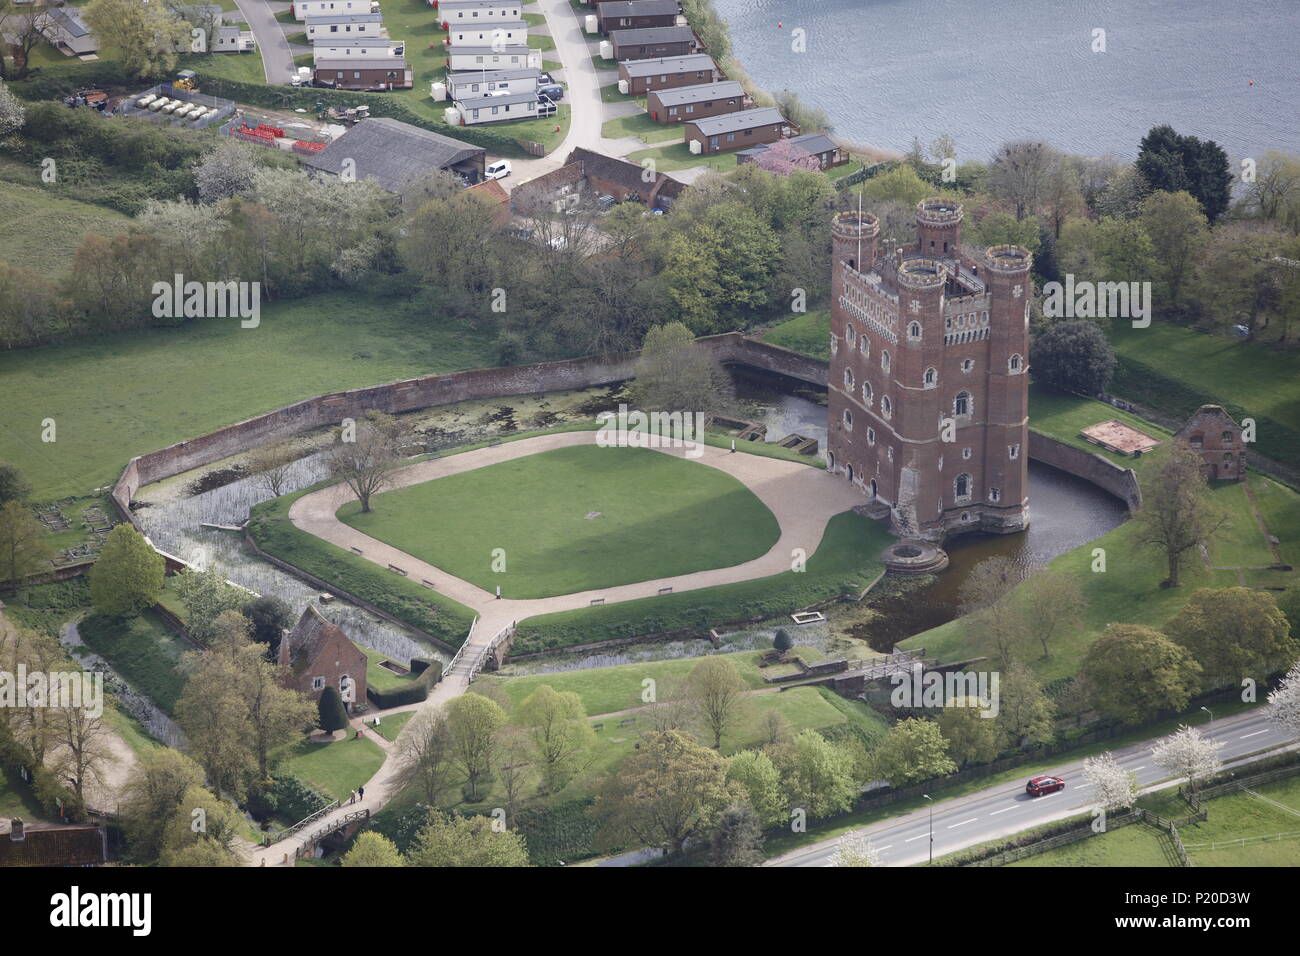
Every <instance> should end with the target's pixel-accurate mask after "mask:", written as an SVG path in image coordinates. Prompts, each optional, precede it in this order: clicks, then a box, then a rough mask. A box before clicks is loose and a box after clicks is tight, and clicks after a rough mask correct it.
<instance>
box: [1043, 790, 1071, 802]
mask: <svg viewBox="0 0 1300 956" xmlns="http://www.w3.org/2000/svg"><path fill="white" fill-rule="evenodd" d="M1063 793H1065V791H1064V790H1057V791H1056V792H1055V793H1045V794H1043V795H1042V796H1041V797H1039V798H1038V799H1039V800H1050V799H1052V797H1059V796H1060V795H1061V794H1063Z"/></svg>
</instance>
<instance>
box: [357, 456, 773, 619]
mask: <svg viewBox="0 0 1300 956" xmlns="http://www.w3.org/2000/svg"><path fill="white" fill-rule="evenodd" d="M372 507H373V509H374V510H373V511H371V512H370V513H368V514H362V513H361V512H360V505H359V504H358V503H357V502H355V501H354V502H349V503H348V504H346V505H344V506H343V507H342V508H341V509H339V517H340V518H341V519H342V520H344V521H345V522H347V523H348V524H349V525H351V526H352V527H354V528H356V529H358V530H359V531H363V532H365V533H366V534H368V535H371V536H372V537H375V538H378V539H379V540H381V541H385V542H387V543H389V544H392V545H393V546H395V547H398V548H401V549H402V550H403V551H406V552H407V553H409V554H412V555H414V556H415V557H417V558H420V559H422V560H425V561H428V562H429V563H431V564H433V565H435V566H437V567H439V568H441V569H443V570H444V571H447V572H449V573H451V574H454V575H456V576H458V577H461V578H463V579H465V580H467V581H470V582H472V583H474V584H477V585H478V586H480V587H482V588H484V589H485V590H491V589H492V588H493V587H495V586H497V585H499V586H500V587H501V589H502V594H503V595H504V596H506V597H511V598H537V597H549V596H551V595H555V594H571V593H574V592H576V591H584V590H588V589H592V588H601V587H613V586H615V585H619V584H631V583H634V582H637V581H650V580H653V579H655V578H660V577H669V576H672V575H676V574H686V573H689V572H692V571H703V570H707V569H710V568H720V567H730V566H732V565H735V564H741V563H743V562H745V561H749V560H751V559H753V558H757V557H759V556H761V555H762V554H764V553H765V552H766V551H767V550H768V549H769V548H771V546H772V545H773V544H775V543H776V541H777V539H778V538H779V537H780V527H779V526H778V524H777V521H776V518H775V517H774V516H773V515H772V513H771V512H770V511H768V510H767V508H766V507H764V506H763V504H762V502H760V501H759V500H758V498H757V497H756V496H755V495H754V494H753V493H752V492H751V491H749V490H748V489H747V488H746V487H745V486H744V485H743V484H742V483H741V482H740V481H739V480H737V479H735V478H733V477H731V476H730V475H727V474H726V473H724V472H722V471H719V470H718V469H716V468H710V467H708V466H706V465H700V464H698V463H696V462H691V461H685V460H683V459H679V458H675V457H672V456H669V455H663V454H660V453H659V452H656V451H653V450H650V449H645V448H600V447H597V446H594V445H587V446H579V447H575V448H561V449H556V450H554V451H548V452H544V453H542V454H539V455H531V456H529V457H527V458H521V459H516V460H514V461H507V462H501V463H499V464H495V465H489V466H487V467H485V468H479V469H475V470H474V471H471V472H465V473H463V474H459V475H452V476H450V477H447V478H439V479H437V480H435V481H429V482H425V483H423V484H420V485H413V486H411V487H408V488H402V489H399V490H396V491H389V492H385V493H383V494H380V495H378V496H376V497H375V499H374V500H373V503H372ZM587 515H598V517H592V518H588V517H587ZM497 549H502V550H503V551H504V560H505V562H506V563H505V571H504V572H497V571H495V570H494V562H495V561H496V556H497Z"/></svg>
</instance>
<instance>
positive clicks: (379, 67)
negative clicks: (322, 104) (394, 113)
mask: <svg viewBox="0 0 1300 956" xmlns="http://www.w3.org/2000/svg"><path fill="white" fill-rule="evenodd" d="M314 79H315V81H316V84H317V85H318V86H328V87H332V88H333V89H336V90H368V91H371V92H383V91H385V90H409V89H410V88H411V86H412V85H413V83H414V79H413V74H412V73H411V70H410V69H409V68H408V67H407V65H406V60H405V59H404V58H403V57H400V56H396V57H394V56H385V57H378V58H376V59H372V60H365V59H362V58H360V57H355V56H354V57H350V58H349V57H340V58H338V59H319V60H317V61H316V72H315V74H314Z"/></svg>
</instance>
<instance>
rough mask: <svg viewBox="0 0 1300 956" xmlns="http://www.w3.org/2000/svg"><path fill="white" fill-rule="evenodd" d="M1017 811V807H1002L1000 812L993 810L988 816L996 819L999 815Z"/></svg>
mask: <svg viewBox="0 0 1300 956" xmlns="http://www.w3.org/2000/svg"><path fill="white" fill-rule="evenodd" d="M1019 809H1020V808H1019V807H1017V806H1010V807H1003V808H1002V809H1001V810H994V811H993V812H992V813H990V814H989V816H991V817H996V816H997V815H998V814H999V813H1006V812H1007V811H1008V810H1019Z"/></svg>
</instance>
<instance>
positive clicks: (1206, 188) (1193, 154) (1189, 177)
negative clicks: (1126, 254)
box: [1136, 125, 1232, 223]
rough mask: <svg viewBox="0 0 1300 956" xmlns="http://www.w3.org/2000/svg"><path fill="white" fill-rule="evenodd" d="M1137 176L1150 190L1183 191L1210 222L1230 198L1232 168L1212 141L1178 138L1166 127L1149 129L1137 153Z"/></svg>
mask: <svg viewBox="0 0 1300 956" xmlns="http://www.w3.org/2000/svg"><path fill="white" fill-rule="evenodd" d="M1136 168H1137V171H1138V174H1139V175H1140V176H1141V177H1142V179H1143V181H1144V182H1145V183H1146V185H1147V187H1148V188H1149V189H1151V190H1156V191H1163V192H1170V193H1175V192H1181V191H1184V190H1185V191H1186V192H1188V193H1190V194H1191V195H1192V196H1193V197H1195V199H1196V201H1197V202H1198V203H1199V204H1200V207H1201V209H1202V210H1203V211H1204V213H1205V216H1206V218H1207V219H1208V220H1209V221H1210V222H1211V223H1213V222H1214V221H1215V220H1217V219H1218V218H1219V217H1220V216H1222V215H1223V214H1224V213H1225V212H1227V210H1228V204H1229V202H1230V201H1231V199H1232V167H1231V165H1230V164H1229V162H1228V154H1227V153H1225V152H1224V151H1223V148H1222V147H1220V146H1219V145H1218V144H1217V143H1215V142H1214V140H1204V141H1202V140H1200V139H1197V138H1196V137H1195V136H1181V135H1179V134H1178V133H1177V132H1175V131H1174V129H1173V127H1171V126H1168V125H1162V126H1153V127H1152V128H1151V130H1150V131H1149V132H1148V133H1147V135H1146V136H1144V137H1143V138H1142V143H1141V145H1140V147H1139V150H1138V158H1137V163H1136Z"/></svg>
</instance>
